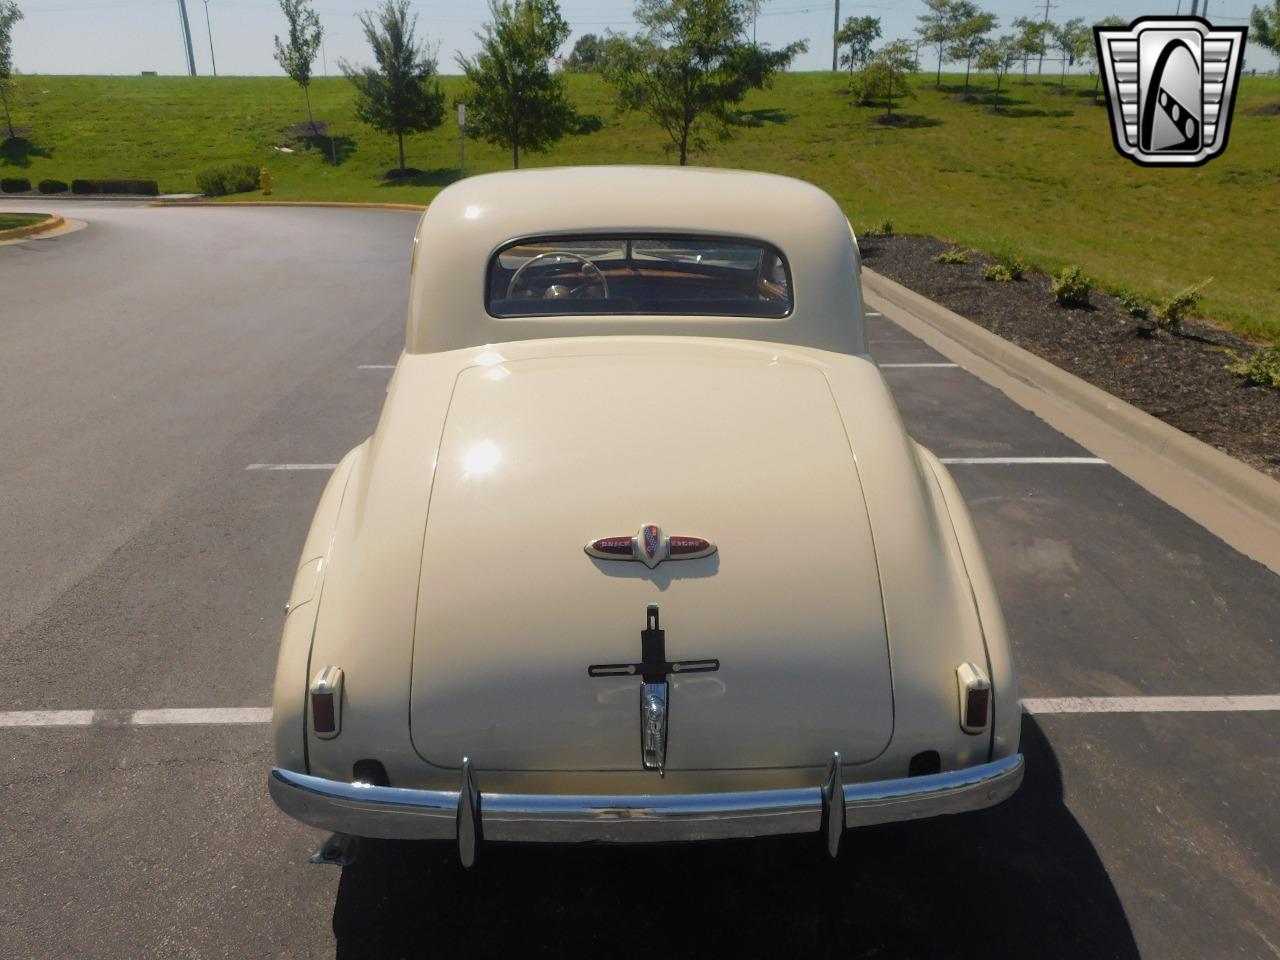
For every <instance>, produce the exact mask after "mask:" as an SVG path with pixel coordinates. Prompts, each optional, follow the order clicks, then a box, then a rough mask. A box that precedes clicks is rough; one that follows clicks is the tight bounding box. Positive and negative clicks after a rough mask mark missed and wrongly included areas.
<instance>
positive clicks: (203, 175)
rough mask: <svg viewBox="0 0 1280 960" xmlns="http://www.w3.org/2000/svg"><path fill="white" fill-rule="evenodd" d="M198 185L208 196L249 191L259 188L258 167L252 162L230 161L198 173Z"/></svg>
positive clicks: (222, 195) (221, 195)
mask: <svg viewBox="0 0 1280 960" xmlns="http://www.w3.org/2000/svg"><path fill="white" fill-rule="evenodd" d="M196 186H197V187H199V188H200V192H201V193H203V194H204V195H205V196H207V197H225V196H226V195H227V194H229V193H247V192H248V191H250V190H256V189H258V168H257V167H255V166H254V165H253V164H251V163H229V164H227V165H226V166H223V167H213V168H212V169H210V170H203V171H201V172H200V173H197V174H196Z"/></svg>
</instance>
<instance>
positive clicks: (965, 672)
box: [956, 663, 991, 733]
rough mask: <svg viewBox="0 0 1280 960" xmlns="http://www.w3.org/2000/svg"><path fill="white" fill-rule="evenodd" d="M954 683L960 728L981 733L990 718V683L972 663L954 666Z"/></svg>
mask: <svg viewBox="0 0 1280 960" xmlns="http://www.w3.org/2000/svg"><path fill="white" fill-rule="evenodd" d="M956 685H957V687H958V688H959V693H960V729H961V730H963V731H964V732H965V733H982V731H984V730H985V729H987V724H988V722H989V721H990V719H991V683H990V682H989V681H988V680H987V678H986V677H985V676H984V675H983V673H982V671H981V670H979V669H978V668H977V667H976V666H974V665H973V664H972V663H962V664H960V666H958V667H956Z"/></svg>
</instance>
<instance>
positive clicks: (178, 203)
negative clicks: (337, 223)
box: [151, 200, 427, 213]
mask: <svg viewBox="0 0 1280 960" xmlns="http://www.w3.org/2000/svg"><path fill="white" fill-rule="evenodd" d="M151 206H153V207H348V208H351V209H355V210H408V211H411V212H413V213H421V212H422V211H423V210H425V209H427V205H426V204H425V203H362V202H356V201H347V200H153V201H151Z"/></svg>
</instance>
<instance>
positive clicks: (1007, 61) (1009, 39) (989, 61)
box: [977, 34, 1022, 110]
mask: <svg viewBox="0 0 1280 960" xmlns="http://www.w3.org/2000/svg"><path fill="white" fill-rule="evenodd" d="M1021 57H1022V49H1021V47H1019V45H1018V37H1017V35H1015V34H1010V35H1007V36H1003V37H1000V38H999V39H997V40H993V41H992V42H991V43H988V44H987V45H986V46H985V47H983V48H982V52H981V53H979V54H978V62H977V67H978V69H979V70H990V71H991V73H992V74H993V75H994V76H995V78H996V107H995V108H996V110H999V109H1000V85H1001V84H1002V83H1003V82H1004V78H1005V75H1006V74H1007V73H1008V72H1009V71H1010V70H1011V69H1013V65H1014V64H1015V63H1017V62H1018V60H1019V59H1020V58H1021Z"/></svg>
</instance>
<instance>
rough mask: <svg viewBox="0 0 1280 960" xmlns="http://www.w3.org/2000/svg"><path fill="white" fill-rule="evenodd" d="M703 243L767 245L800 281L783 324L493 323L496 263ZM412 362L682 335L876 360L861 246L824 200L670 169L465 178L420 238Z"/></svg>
mask: <svg viewBox="0 0 1280 960" xmlns="http://www.w3.org/2000/svg"><path fill="white" fill-rule="evenodd" d="M610 232H613V233H617V234H620V235H627V234H643V233H649V234H654V233H660V234H704V235H709V236H720V237H741V238H744V239H752V240H760V241H764V242H766V243H768V244H771V245H772V246H774V247H776V248H778V249H779V250H780V251H781V252H782V254H783V255H784V257H786V259H787V261H788V264H789V266H790V269H791V283H792V291H791V293H792V302H793V309H792V312H791V314H790V315H789V316H788V317H786V318H783V319H768V318H764V319H762V318H754V317H724V318H721V317H705V316H703V317H672V316H637V317H628V316H614V315H611V316H581V315H573V316H537V317H520V318H504V319H499V318H496V317H492V316H490V315H489V314H488V312H487V311H486V309H485V283H486V277H487V270H488V265H489V262H490V260H491V258H492V257H493V255H494V254H495V253H496V252H497V251H498V250H499V249H500V248H501V247H502V246H504V245H505V244H507V243H509V242H511V241H513V240H517V239H521V238H529V237H547V236H554V235H556V234H562V235H574V234H592V233H593V234H597V235H599V234H601V233H610ZM414 242H415V249H414V256H413V263H414V266H413V279H412V283H411V292H410V302H409V330H408V338H407V341H406V350H407V351H408V352H409V353H432V352H436V351H442V350H455V349H461V348H465V347H476V346H482V345H485V344H493V343H505V342H509V341H513V340H529V339H544V338H553V337H566V336H602V335H603V336H609V335H645V334H661V335H678V336H679V335H686V336H712V337H730V338H738V339H749V340H767V341H773V342H779V343H788V344H796V345H800V346H810V347H816V348H819V349H826V350H834V351H837V352H841V353H863V352H865V350H866V345H865V336H864V332H863V329H862V302H861V289H860V283H859V271H860V263H859V260H858V252H857V246H856V244H855V243H854V240H853V236H852V233H851V232H850V230H849V225H848V221H847V220H846V219H845V217H844V214H843V212H842V211H841V210H840V207H839V206H838V205H837V204H836V202H835V201H834V200H833V199H832V198H831V197H830V196H828V195H827V194H826V193H825V192H824V191H822V190H820V189H819V188H817V187H815V186H813V185H812V184H808V183H805V182H804V181H801V180H795V179H792V178H790V177H781V176H777V175H774V174H767V173H752V172H747V171H739V170H713V169H706V168H696V167H672V166H663V167H659V166H652V167H645V166H598V167H558V168H542V169H534V170H519V171H511V172H506V173H493V174H485V175H482V176H476V177H469V178H467V179H465V180H462V181H459V182H458V183H455V184H453V185H451V186H449V187H447V188H446V189H444V190H442V191H441V192H440V194H439V195H438V196H437V197H436V198H435V199H434V200H433V201H432V202H431V205H430V207H428V208H427V211H426V213H425V214H423V217H422V220H421V222H420V223H419V225H418V233H417V236H416V238H415V241H414Z"/></svg>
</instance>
